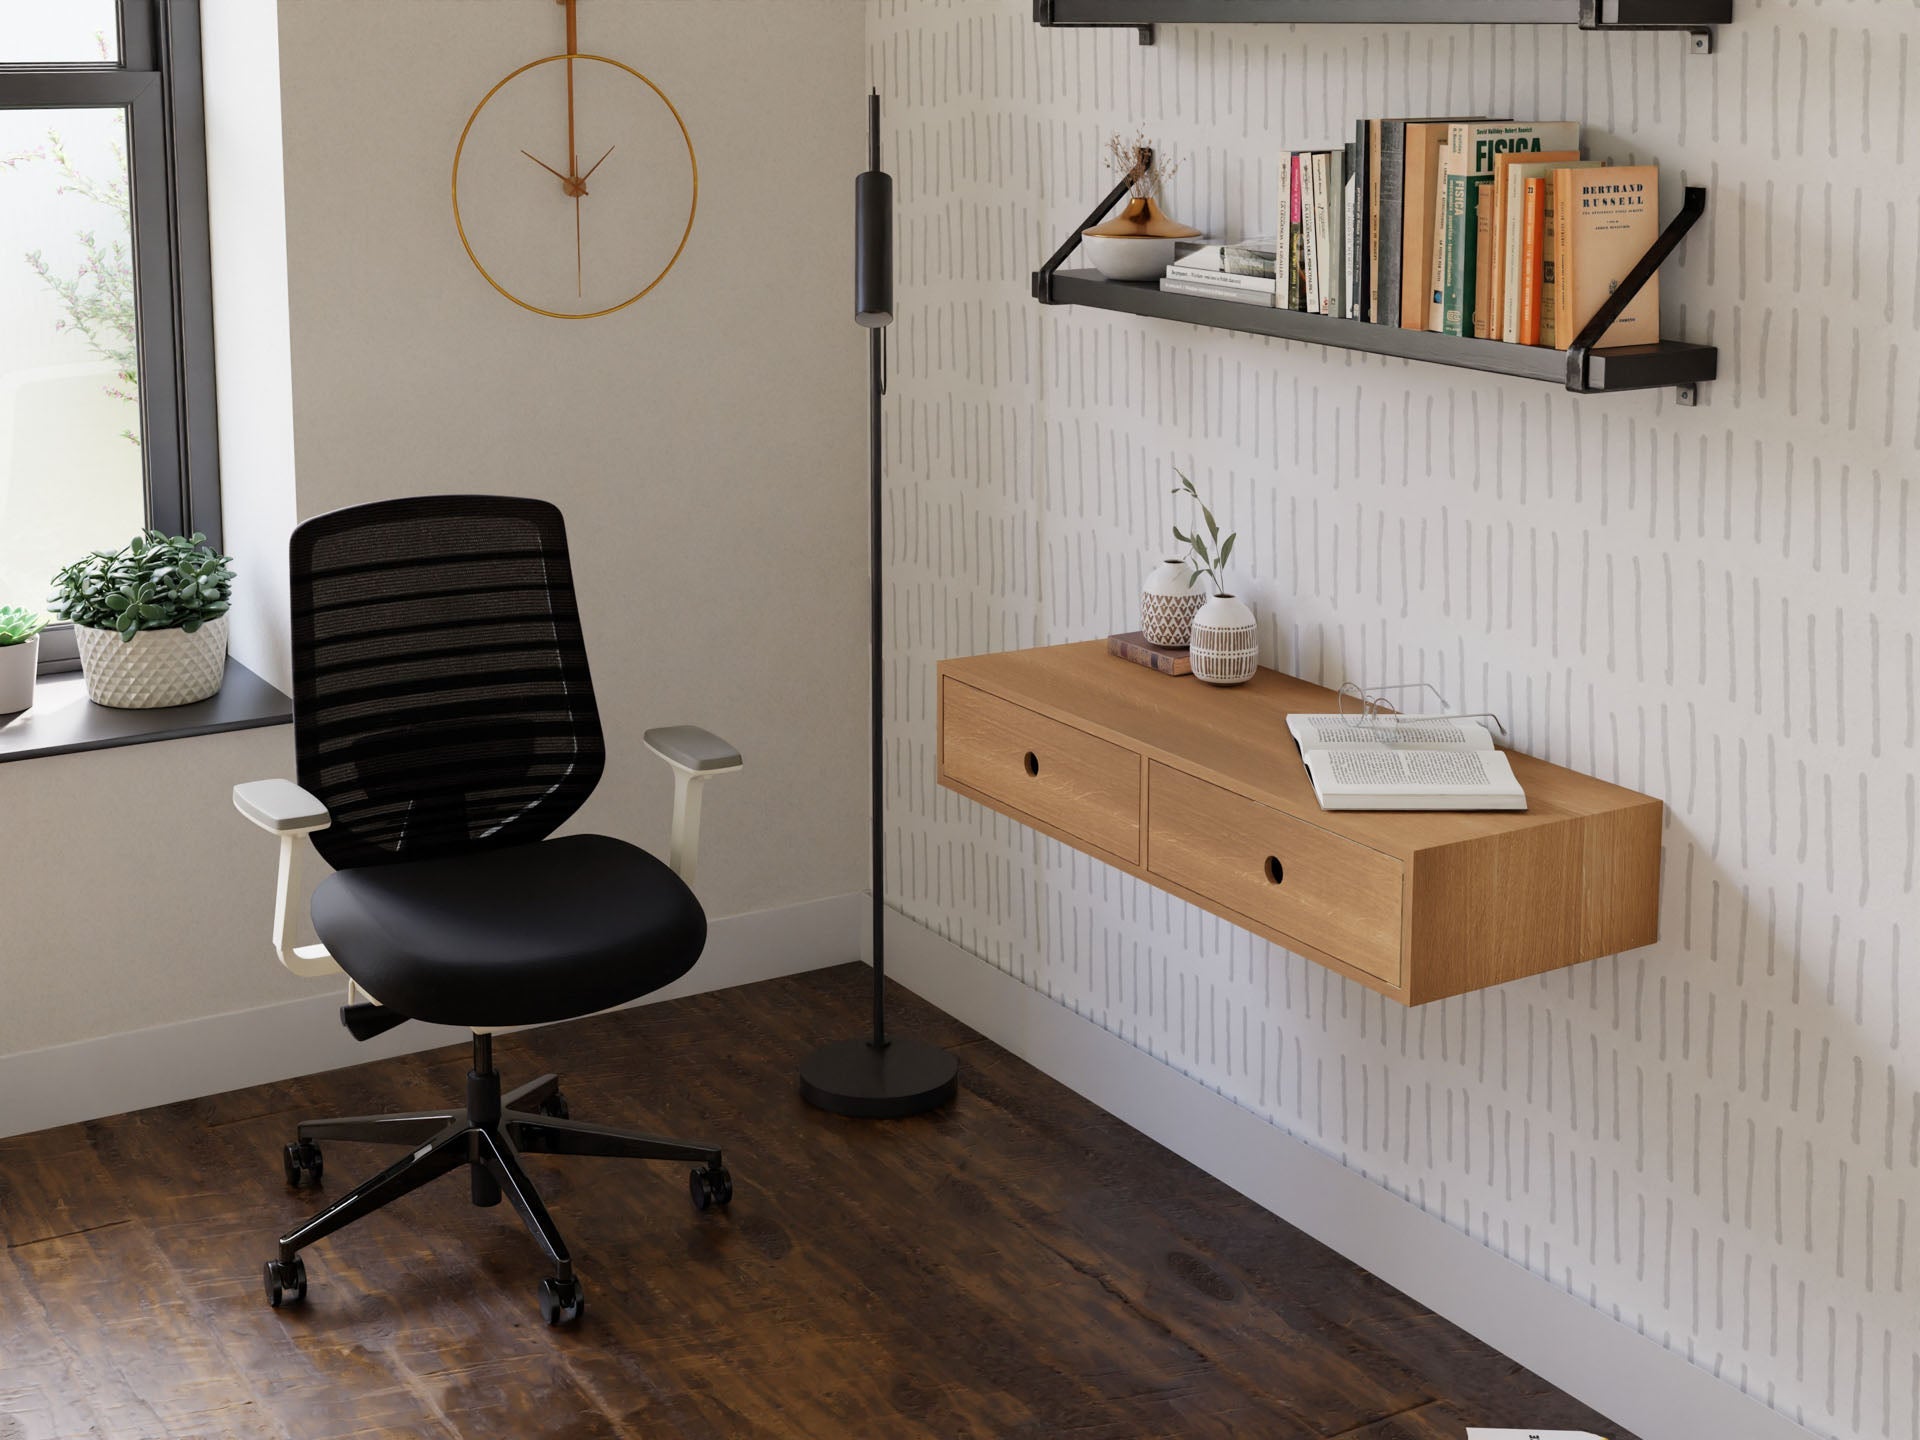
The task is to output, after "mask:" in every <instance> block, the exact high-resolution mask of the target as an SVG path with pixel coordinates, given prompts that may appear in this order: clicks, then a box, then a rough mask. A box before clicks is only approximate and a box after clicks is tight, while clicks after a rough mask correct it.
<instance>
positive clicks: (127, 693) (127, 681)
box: [73, 615, 227, 710]
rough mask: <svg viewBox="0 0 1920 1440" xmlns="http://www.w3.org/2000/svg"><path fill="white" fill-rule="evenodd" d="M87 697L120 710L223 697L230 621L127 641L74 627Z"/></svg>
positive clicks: (146, 633) (109, 633) (107, 632)
mask: <svg viewBox="0 0 1920 1440" xmlns="http://www.w3.org/2000/svg"><path fill="white" fill-rule="evenodd" d="M73 636H74V639H75V640H76V641H77V642H78V643H79V646H80V670H81V673H82V674H84V675H85V676H86V678H87V698H88V699H89V700H91V701H93V703H94V704H96V705H111V706H112V707H113V708H114V709H116V710H157V709H159V708H160V707H162V706H165V705H191V704H192V703H193V702H194V701H196V700H204V699H206V698H207V697H208V696H209V695H214V694H218V693H219V690H220V682H221V681H222V680H223V679H224V678H225V677H226V673H227V617H226V616H225V615H222V616H219V617H218V618H217V619H213V620H209V621H208V622H207V623H206V624H204V625H202V626H201V627H200V628H199V629H198V630H196V631H194V632H193V633H192V634H191V635H189V634H188V633H187V632H186V631H184V630H142V631H139V632H138V633H137V634H135V635H134V637H133V639H131V640H122V639H121V638H120V636H119V634H118V632H116V631H113V630H96V629H94V628H93V627H92V626H90V625H76V626H74V627H73Z"/></svg>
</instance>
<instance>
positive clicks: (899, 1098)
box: [800, 1037, 960, 1120]
mask: <svg viewBox="0 0 1920 1440" xmlns="http://www.w3.org/2000/svg"><path fill="white" fill-rule="evenodd" d="M959 1092H960V1062H959V1061H958V1060H956V1059H954V1058H953V1056H951V1055H949V1054H948V1053H947V1052H946V1051H945V1050H942V1049H941V1048H940V1047H939V1046H937V1045H929V1044H927V1043H926V1042H925V1041H923V1040H912V1039H903V1038H900V1037H895V1038H894V1039H892V1040H889V1041H888V1042H887V1046H886V1048H885V1049H884V1050H876V1049H875V1048H874V1047H873V1046H872V1045H871V1044H870V1043H869V1042H867V1041H865V1040H840V1041H836V1042H835V1043H834V1044H832V1045H823V1046H821V1047H820V1048H819V1049H818V1050H816V1051H814V1052H813V1054H811V1055H809V1056H808V1057H807V1058H806V1059H805V1060H803V1061H801V1062H800V1095H801V1098H802V1099H804V1100H805V1101H806V1102H807V1103H808V1104H809V1105H814V1106H818V1107H819V1108H820V1109H822V1110H830V1111H832V1112H833V1113H834V1114H835V1115H852V1116H855V1117H857V1118H860V1119H864V1120H896V1119H899V1118H900V1117H901V1116H903V1115H920V1114H924V1113H925V1112H926V1111H928V1110H937V1109H939V1108H940V1107H941V1106H942V1105H946V1104H950V1103H951V1102H952V1100H953V1098H954V1096H955V1095H957V1094H959Z"/></svg>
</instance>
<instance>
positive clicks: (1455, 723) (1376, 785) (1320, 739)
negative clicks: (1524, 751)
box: [1287, 715, 1527, 810]
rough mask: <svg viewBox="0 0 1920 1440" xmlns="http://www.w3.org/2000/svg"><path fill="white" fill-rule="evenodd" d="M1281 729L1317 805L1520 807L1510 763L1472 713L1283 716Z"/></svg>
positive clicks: (1522, 798)
mask: <svg viewBox="0 0 1920 1440" xmlns="http://www.w3.org/2000/svg"><path fill="white" fill-rule="evenodd" d="M1287 729H1289V730H1290V731H1292V732H1293V738H1294V741H1295V742H1296V743H1297V744H1298V745H1299V746H1300V758H1301V759H1302V760H1304V761H1305V762H1306V766H1307V775H1308V778H1310V779H1311V780H1312V781H1313V793H1314V795H1315V796H1316V797H1317V798H1318V799H1319V801H1320V808H1321V809H1322V810H1524V809H1526V808H1527V793H1526V791H1524V790H1522V789H1521V788H1520V782H1519V781H1518V780H1516V779H1515V778H1514V775H1513V767H1512V766H1511V765H1509V764H1508V763H1507V757H1506V756H1505V755H1503V754H1502V753H1501V752H1500V751H1499V750H1497V749H1495V748H1494V744H1493V732H1492V731H1491V730H1489V729H1487V727H1486V726H1484V725H1482V724H1481V723H1480V722H1479V721H1478V720H1469V719H1454V718H1452V717H1449V716H1445V715H1390V716H1379V717H1376V718H1374V719H1370V720H1367V721H1356V720H1354V719H1352V718H1350V717H1348V716H1344V715H1289V716H1288V717H1287ZM1385 737H1391V738H1385Z"/></svg>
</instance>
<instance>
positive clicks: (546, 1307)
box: [540, 1276, 587, 1325]
mask: <svg viewBox="0 0 1920 1440" xmlns="http://www.w3.org/2000/svg"><path fill="white" fill-rule="evenodd" d="M586 1308H587V1295H586V1292H585V1291H584V1290H582V1289H581V1288H580V1282H579V1281H578V1280H559V1279H555V1278H554V1277H552V1276H548V1277H547V1278H546V1279H545V1280H542V1281H541V1282H540V1314H541V1315H542V1316H543V1317H544V1318H545V1319H546V1322H547V1324H549V1325H571V1324H573V1322H574V1321H576V1320H578V1319H579V1318H580V1312H581V1311H582V1310H585V1309H586Z"/></svg>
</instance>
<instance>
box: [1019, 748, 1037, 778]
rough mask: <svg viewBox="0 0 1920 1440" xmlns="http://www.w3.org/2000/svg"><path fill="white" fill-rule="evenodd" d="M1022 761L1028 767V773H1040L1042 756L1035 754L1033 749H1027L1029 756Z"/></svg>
mask: <svg viewBox="0 0 1920 1440" xmlns="http://www.w3.org/2000/svg"><path fill="white" fill-rule="evenodd" d="M1022 763H1024V764H1025V765H1026V767H1027V774H1029V775H1038V774H1039V773H1040V757H1039V756H1038V755H1036V754H1034V753H1033V751H1031V750H1029V751H1027V758H1026V760H1025V761H1024V762H1022Z"/></svg>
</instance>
